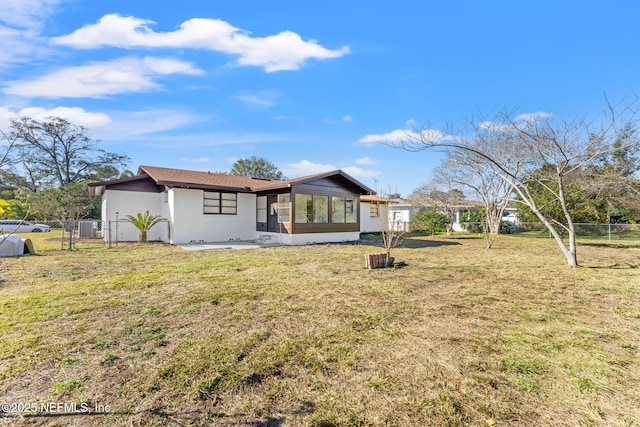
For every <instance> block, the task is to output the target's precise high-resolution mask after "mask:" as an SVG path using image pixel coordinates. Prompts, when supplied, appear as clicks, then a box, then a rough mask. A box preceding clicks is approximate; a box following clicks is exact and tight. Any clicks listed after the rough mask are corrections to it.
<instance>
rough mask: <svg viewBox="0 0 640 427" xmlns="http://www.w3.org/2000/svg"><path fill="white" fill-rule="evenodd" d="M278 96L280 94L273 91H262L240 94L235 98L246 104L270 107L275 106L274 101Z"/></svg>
mask: <svg viewBox="0 0 640 427" xmlns="http://www.w3.org/2000/svg"><path fill="white" fill-rule="evenodd" d="M279 96H280V94H279V93H277V92H274V91H262V92H259V93H255V94H254V93H250V92H241V93H239V94H237V95H236V96H235V98H236V99H238V100H240V101H242V102H245V103H247V104H253V105H260V106H262V107H272V106H274V105H276V100H277V98H278V97H279Z"/></svg>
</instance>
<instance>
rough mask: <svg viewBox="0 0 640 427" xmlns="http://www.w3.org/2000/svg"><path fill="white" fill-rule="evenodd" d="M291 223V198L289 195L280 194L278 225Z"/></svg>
mask: <svg viewBox="0 0 640 427" xmlns="http://www.w3.org/2000/svg"><path fill="white" fill-rule="evenodd" d="M289 221H291V197H290V196H289V194H288V193H286V194H278V224H282V223H283V222H289Z"/></svg>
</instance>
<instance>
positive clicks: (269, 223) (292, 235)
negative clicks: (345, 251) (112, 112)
mask: <svg viewBox="0 0 640 427" xmlns="http://www.w3.org/2000/svg"><path fill="white" fill-rule="evenodd" d="M89 193H90V194H91V195H92V196H96V197H101V198H102V220H103V221H104V224H105V228H106V229H107V230H108V231H107V232H106V233H103V234H104V238H105V240H107V241H110V240H112V239H113V240H116V239H117V240H118V241H135V240H137V236H138V233H137V230H136V229H135V228H134V227H133V225H131V224H129V223H123V222H122V219H123V218H124V217H125V216H126V215H134V214H137V213H139V212H145V211H149V212H151V213H154V214H155V213H157V214H159V215H161V216H162V217H164V218H167V219H168V221H167V222H165V223H160V224H158V225H156V226H155V227H154V228H152V229H151V230H150V231H149V235H148V238H149V240H158V241H163V242H168V243H173V244H183V243H194V242H221V241H230V240H260V241H263V242H265V243H279V244H287V245H302V244H307V243H321V242H340V241H355V240H358V239H359V237H360V230H361V228H360V227H361V220H362V213H361V201H360V198H361V196H363V195H366V194H374V191H373V190H371V189H370V188H368V187H367V186H365V185H363V184H362V183H360V182H358V181H357V180H355V179H354V178H352V177H351V176H349V175H348V174H346V173H345V172H343V171H341V170H336V171H331V172H323V173H319V174H315V175H309V176H304V177H301V178H296V179H290V180H286V181H275V180H264V179H256V178H249V177H244V176H236V175H229V174H226V173H212V172H200V171H191V170H182V169H172V168H162V167H156V166H140V168H139V169H138V173H137V175H136V176H133V177H128V178H122V179H116V180H111V181H102V182H93V183H90V184H89Z"/></svg>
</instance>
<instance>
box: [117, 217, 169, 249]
mask: <svg viewBox="0 0 640 427" xmlns="http://www.w3.org/2000/svg"><path fill="white" fill-rule="evenodd" d="M126 218H127V219H126V220H127V221H129V222H130V223H131V224H133V226H134V227H136V228H137V229H138V231H139V233H138V243H147V233H148V231H149V230H151V228H152V227H153V226H154V225H156V224H158V223H159V222H163V221H166V220H167V219H166V218H163V217H161V216H160V215H159V214H158V215H152V214H150V213H149V211H146V212H145V213H144V214H141V213H138V214H136V215H135V216H134V215H127V217H126Z"/></svg>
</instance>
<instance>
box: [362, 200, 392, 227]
mask: <svg viewBox="0 0 640 427" xmlns="http://www.w3.org/2000/svg"><path fill="white" fill-rule="evenodd" d="M389 202H390V200H389V199H385V198H382V197H378V196H376V195H375V194H367V195H364V196H361V197H360V231H361V232H363V233H379V232H380V231H382V230H383V229H384V231H387V230H389V215H388V213H389Z"/></svg>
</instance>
